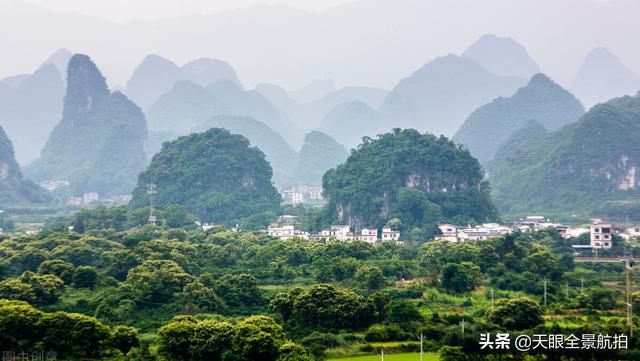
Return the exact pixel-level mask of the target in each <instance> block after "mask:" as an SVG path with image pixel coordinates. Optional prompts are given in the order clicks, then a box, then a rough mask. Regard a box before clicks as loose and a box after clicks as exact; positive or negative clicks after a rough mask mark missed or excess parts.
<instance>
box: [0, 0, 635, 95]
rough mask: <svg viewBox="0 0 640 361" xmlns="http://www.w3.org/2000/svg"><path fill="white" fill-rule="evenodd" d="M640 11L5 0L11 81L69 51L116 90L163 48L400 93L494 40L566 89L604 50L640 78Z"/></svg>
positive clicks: (545, 5)
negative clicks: (421, 74) (508, 40)
mask: <svg viewBox="0 0 640 361" xmlns="http://www.w3.org/2000/svg"><path fill="white" fill-rule="evenodd" d="M275 4H282V5H280V6H275ZM638 14H640V1H638V0H607V1H599V0H517V1H515V0H265V1H261V0H215V1H212V0H0V49H1V51H2V57H0V78H2V77H5V76H9V75H14V74H18V73H26V72H33V71H34V70H35V68H37V67H38V66H39V64H41V63H42V61H43V60H44V59H45V58H47V57H48V56H49V55H50V54H51V53H53V52H54V51H55V50H56V49H58V48H62V47H64V48H68V49H70V50H72V51H74V52H82V53H86V54H89V55H90V56H91V57H92V58H93V59H94V60H95V61H96V63H97V64H98V66H99V67H100V68H101V70H103V72H104V73H105V75H106V76H107V79H108V81H109V83H110V84H111V85H124V84H126V81H127V79H128V78H129V77H130V75H131V73H132V72H133V70H134V69H135V67H136V66H137V65H138V64H139V63H140V62H141V61H142V59H143V58H144V56H145V55H147V54H149V53H156V54H158V55H161V56H164V57H166V58H168V59H171V60H173V61H175V62H176V63H178V64H179V65H182V64H184V63H186V62H188V61H190V60H193V59H196V58H199V57H212V58H218V59H222V60H225V61H227V62H229V63H230V64H231V65H232V66H233V67H234V68H235V69H236V71H237V73H238V76H239V77H240V80H241V81H242V82H243V83H244V84H245V85H247V86H248V87H252V86H254V85H255V84H256V83H259V82H272V83H277V84H281V85H283V86H285V87H287V88H289V89H294V88H298V87H302V86H303V85H305V84H306V83H308V82H309V81H311V80H312V79H315V78H324V77H328V78H332V79H334V80H335V82H336V83H337V84H338V85H370V86H377V87H385V88H390V87H392V86H393V85H394V84H396V83H397V81H398V80H399V79H401V78H404V77H407V76H409V75H410V74H411V73H412V72H413V71H414V70H416V69H417V68H419V67H420V66H422V65H424V64H425V63H427V62H428V61H430V60H433V59H434V58H436V57H438V56H443V55H446V54H448V53H455V54H460V53H462V52H463V51H464V49H465V48H466V47H468V46H469V45H471V43H473V42H474V41H475V40H476V39H477V38H479V37H480V36H481V35H483V34H486V33H493V34H496V35H499V36H510V37H512V38H514V39H515V40H517V41H518V42H520V43H521V44H523V45H524V46H525V47H526V48H527V50H528V51H529V53H530V54H531V56H532V58H533V59H534V60H535V61H536V62H537V63H538V65H539V66H540V68H541V69H542V71H543V72H545V73H547V74H548V75H550V76H551V77H552V78H553V79H554V80H556V81H558V82H559V83H561V84H562V85H565V86H567V85H569V84H570V83H571V81H572V79H573V77H574V75H575V73H576V71H577V68H578V66H579V65H580V63H581V62H582V60H583V59H584V56H585V55H586V54H587V53H588V52H589V51H590V50H592V49H593V48H595V47H598V46H604V47H606V48H607V49H609V50H610V51H611V52H612V53H614V54H615V55H617V56H618V57H619V58H620V59H621V60H622V61H623V62H624V63H625V64H626V65H627V66H629V67H630V68H631V69H633V70H634V71H635V72H636V73H640V42H639V41H637V39H636V35H637V34H638V25H637V24H638V21H637V17H638Z"/></svg>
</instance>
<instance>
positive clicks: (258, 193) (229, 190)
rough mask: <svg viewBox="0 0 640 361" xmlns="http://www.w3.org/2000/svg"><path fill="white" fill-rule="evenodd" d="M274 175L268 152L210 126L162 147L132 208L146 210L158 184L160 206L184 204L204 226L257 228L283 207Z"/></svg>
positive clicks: (141, 182) (140, 182)
mask: <svg viewBox="0 0 640 361" xmlns="http://www.w3.org/2000/svg"><path fill="white" fill-rule="evenodd" d="M271 176H272V170H271V167H270V166H269V163H268V162H267V161H266V160H265V156H264V153H262V152H261V151H260V150H259V149H257V148H255V147H251V146H250V144H249V140H247V139H246V138H245V137H243V136H241V135H237V134H231V133H230V132H229V131H228V130H225V129H219V128H212V129H209V130H207V131H206V132H204V133H192V134H190V135H187V136H182V137H180V138H178V139H176V140H174V141H171V142H167V143H164V144H163V146H162V150H161V151H160V152H159V153H157V154H156V155H155V156H154V157H153V159H152V160H151V164H150V165H149V167H148V168H147V170H146V171H144V172H143V173H141V174H140V177H139V179H138V185H137V187H136V188H135V190H134V191H133V199H132V200H131V203H130V206H131V207H132V208H139V207H143V206H146V205H147V204H148V201H149V199H148V194H147V185H148V184H150V183H155V184H156V186H157V197H156V204H157V205H158V206H164V205H169V204H181V205H183V206H184V207H185V208H186V209H187V210H189V211H190V212H192V213H194V214H196V215H197V216H198V217H199V218H200V220H202V221H203V222H210V223H217V224H225V225H234V224H236V223H240V224H243V225H245V226H246V227H249V228H252V226H253V228H255V227H258V226H264V225H265V224H266V223H268V222H269V221H270V220H271V218H272V217H274V216H275V215H276V214H277V212H278V210H279V207H280V195H279V194H278V191H277V190H276V189H275V188H274V187H273V185H272V184H271Z"/></svg>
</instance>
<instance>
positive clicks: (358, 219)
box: [323, 129, 498, 232]
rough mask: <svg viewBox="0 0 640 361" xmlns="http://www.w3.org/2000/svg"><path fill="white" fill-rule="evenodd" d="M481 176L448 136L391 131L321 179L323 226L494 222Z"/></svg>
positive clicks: (403, 227) (367, 141)
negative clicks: (334, 223) (324, 211)
mask: <svg viewBox="0 0 640 361" xmlns="http://www.w3.org/2000/svg"><path fill="white" fill-rule="evenodd" d="M482 178H483V174H482V170H481V168H480V165H479V164H478V162H477V161H476V160H475V159H474V158H472V157H471V156H470V155H469V152H468V151H466V150H464V149H462V148H459V147H458V146H456V145H455V144H454V143H453V142H451V141H450V140H448V139H447V138H444V137H440V138H437V137H435V136H433V135H430V134H420V133H418V132H417V131H415V130H412V129H406V130H400V129H394V130H393V132H391V133H386V134H383V135H380V136H379V137H378V138H377V139H375V140H372V139H365V140H364V142H363V143H362V144H361V145H360V146H358V149H356V150H355V151H353V152H352V153H351V155H350V156H349V158H348V159H347V161H346V163H344V164H341V165H339V166H338V167H337V168H336V169H332V170H330V171H328V172H327V173H326V174H325V175H324V178H323V188H324V192H325V198H328V199H329V203H328V205H327V207H328V208H329V213H328V215H327V216H328V217H329V219H327V220H326V222H332V221H337V222H346V223H349V225H351V226H353V227H354V228H356V229H360V228H362V227H365V226H370V225H384V224H385V223H386V222H387V221H388V220H390V219H393V218H397V219H399V220H400V223H401V230H402V231H405V232H407V231H409V230H411V229H413V228H416V227H417V228H424V227H427V228H428V227H429V226H433V225H435V224H437V223H438V222H442V221H445V220H452V219H454V218H455V220H456V221H459V222H458V223H468V222H471V223H473V222H475V221H477V222H482V221H488V220H494V219H497V217H498V214H497V211H496V210H495V208H494V207H493V204H492V203H491V200H490V198H489V193H488V185H487V184H486V183H484V182H483V180H482ZM407 188H410V189H407ZM425 225H426V226H425Z"/></svg>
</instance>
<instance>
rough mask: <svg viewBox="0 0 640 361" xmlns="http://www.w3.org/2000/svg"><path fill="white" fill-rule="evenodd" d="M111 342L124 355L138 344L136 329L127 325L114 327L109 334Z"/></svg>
mask: <svg viewBox="0 0 640 361" xmlns="http://www.w3.org/2000/svg"><path fill="white" fill-rule="evenodd" d="M111 344H112V345H113V347H115V348H116V349H117V350H118V351H120V352H122V354H123V355H126V354H127V353H129V351H130V350H131V349H132V348H134V347H139V346H140V339H139V338H138V330H136V329H135V328H133V327H129V326H116V327H114V328H113V331H112V334H111Z"/></svg>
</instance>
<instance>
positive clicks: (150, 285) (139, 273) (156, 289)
mask: <svg viewBox="0 0 640 361" xmlns="http://www.w3.org/2000/svg"><path fill="white" fill-rule="evenodd" d="M190 278H191V277H190V276H189V274H188V273H186V272H185V271H184V270H183V269H182V267H180V266H179V265H178V264H177V263H176V262H174V261H167V260H158V261H145V262H143V263H142V264H141V265H140V266H137V267H135V268H133V269H131V270H130V271H129V273H128V275H127V281H126V283H127V284H128V285H130V286H131V292H132V293H133V294H134V295H135V296H136V298H137V300H138V301H139V302H140V303H142V304H162V303H164V302H168V301H170V300H171V298H172V297H173V296H174V294H175V293H177V292H180V291H182V289H183V288H184V287H185V285H186V284H187V283H188V282H190Z"/></svg>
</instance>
